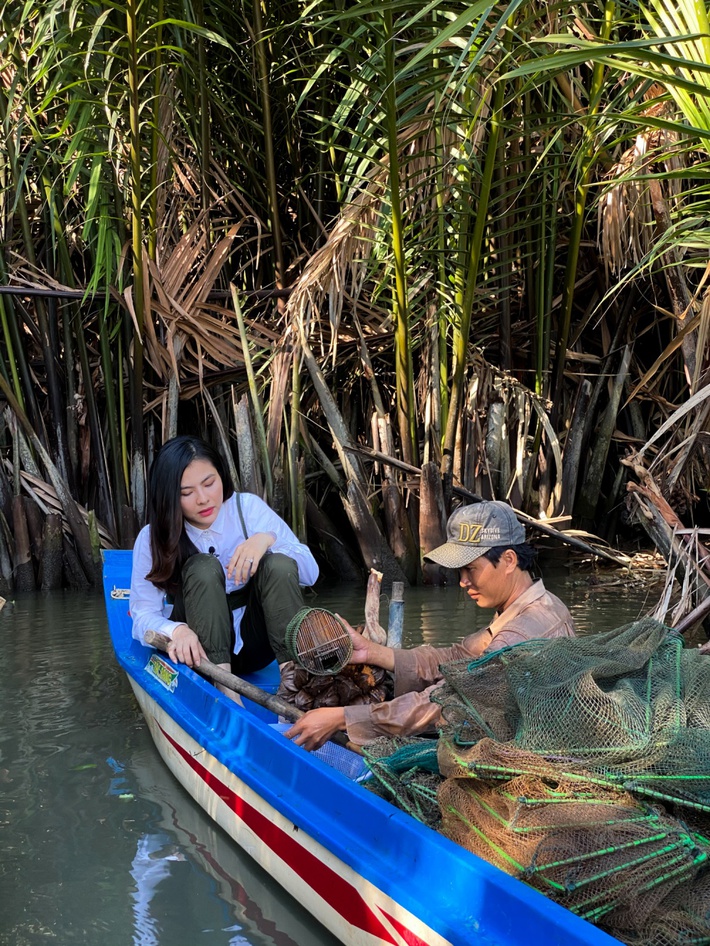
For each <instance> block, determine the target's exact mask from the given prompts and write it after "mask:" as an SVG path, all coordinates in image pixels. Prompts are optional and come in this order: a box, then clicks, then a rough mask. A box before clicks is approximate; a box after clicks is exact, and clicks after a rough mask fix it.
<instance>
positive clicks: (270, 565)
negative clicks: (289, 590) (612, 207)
mask: <svg viewBox="0 0 710 946" xmlns="http://www.w3.org/2000/svg"><path fill="white" fill-rule="evenodd" d="M262 569H263V570H264V574H265V576H268V577H269V578H290V577H293V576H294V575H295V576H296V579H297V580H298V565H297V564H296V562H295V561H294V560H293V559H292V558H291V557H290V556H288V555H284V554H283V553H281V552H273V553H270V554H269V555H265V556H264V557H263V558H262V560H261V561H260V562H259V571H261V570H262Z"/></svg>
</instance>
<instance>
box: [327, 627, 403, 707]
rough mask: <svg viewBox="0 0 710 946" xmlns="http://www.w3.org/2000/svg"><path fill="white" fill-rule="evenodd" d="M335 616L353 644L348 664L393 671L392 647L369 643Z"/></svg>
mask: <svg viewBox="0 0 710 946" xmlns="http://www.w3.org/2000/svg"><path fill="white" fill-rule="evenodd" d="M335 616H336V618H337V619H338V620H339V621H341V622H342V624H343V626H344V627H345V630H346V631H347V632H348V634H349V635H350V639H351V640H352V642H353V655H352V657H351V658H350V660H349V661H348V663H351V664H370V665H371V666H372V667H382V669H383V670H394V650H393V648H392V647H385V646H384V644H376V643H375V642H374V641H369V640H368V639H367V638H366V637H363V636H362V634H360V633H358V631H356V630H355V628H354V627H351V626H350V625H349V624H348V622H347V621H346V620H345V618H344V617H341V616H340V615H339V614H336V615H335ZM325 708H326V709H327V708H328V707H325Z"/></svg>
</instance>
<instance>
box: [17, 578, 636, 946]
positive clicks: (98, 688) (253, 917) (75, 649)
mask: <svg viewBox="0 0 710 946" xmlns="http://www.w3.org/2000/svg"><path fill="white" fill-rule="evenodd" d="M546 580H547V585H548V587H549V588H550V589H551V590H553V591H555V592H556V593H557V594H559V595H560V597H562V598H564V600H565V601H566V602H567V603H568V604H569V606H570V609H571V610H572V612H573V615H574V617H575V620H576V622H577V624H578V627H579V630H580V632H582V633H589V632H591V631H593V630H599V631H601V630H607V629H610V628H612V627H615V626H617V625H618V624H623V623H626V622H628V621H630V620H633V619H634V618H636V617H637V616H639V614H641V613H642V612H643V611H644V610H646V608H647V607H648V606H649V604H650V603H652V602H650V601H648V600H647V595H646V593H645V592H643V591H638V592H637V593H631V594H630V593H624V594H618V593H616V594H613V593H612V594H600V593H599V591H598V590H597V589H594V588H592V587H590V586H589V585H588V584H586V583H585V582H584V581H583V580H582V581H577V580H573V579H571V578H570V577H569V575H568V574H567V573H566V572H560V573H559V574H547V575H546ZM311 600H312V601H313V603H316V602H317V604H318V606H320V607H326V608H329V609H331V610H335V611H339V612H340V613H341V614H343V616H344V617H346V618H348V620H350V621H351V622H352V623H359V622H361V621H363V619H364V617H363V605H364V590H363V589H362V588H360V587H350V586H339V587H337V588H335V587H331V588H323V589H321V590H320V591H319V593H318V595H317V596H316V597H315V598H314V599H311ZM489 618H490V613H486V612H484V611H481V610H479V609H478V608H476V607H475V606H474V605H472V604H471V602H470V601H469V600H468V599H467V598H466V596H465V595H464V594H463V592H462V591H461V590H460V589H459V588H457V587H453V588H416V589H408V590H407V592H406V594H405V645H407V646H412V645H415V644H419V643H423V642H426V643H431V644H449V643H451V642H452V641H454V640H458V639H460V638H461V637H463V636H464V635H466V634H468V633H471V631H473V630H476V629H477V628H479V627H484V626H485V624H486V623H487V621H488V620H489ZM380 620H381V622H382V623H383V624H385V625H386V621H387V601H386V599H383V603H382V608H381V618H380ZM0 640H2V655H3V667H4V671H5V672H4V675H3V683H2V686H1V687H0V719H1V720H2V726H1V728H0V839H1V842H2V844H1V848H0V849H1V850H2V858H0V946H38V944H40V943H41V944H47V943H51V942H56V943H59V944H62V946H64V944H77V946H83V944H87V946H94V944H97V943H105V944H106V946H123V944H126V946H195V944H204V946H237V944H246V946H257V944H258V946H268V944H278V946H334V943H335V940H333V938H332V937H330V935H329V934H327V933H326V932H325V931H324V930H322V928H321V927H320V926H319V925H318V924H317V923H315V922H314V921H313V920H311V918H310V917H309V916H308V915H307V914H306V913H305V912H304V911H303V909H302V908H301V907H300V906H299V905H298V904H297V903H296V902H295V901H293V900H292V899H291V898H290V897H288V896H287V895H285V894H284V893H283V892H282V891H281V890H280V888H278V887H277V886H276V885H275V884H274V883H273V882H272V881H271V878H270V877H269V876H268V875H267V874H266V873H265V872H264V871H262V870H261V869H260V868H259V867H258V866H257V865H256V864H254V863H253V862H252V861H251V859H250V858H248V857H247V856H246V855H244V854H243V853H242V852H241V851H240V850H239V849H238V848H237V847H236V846H235V845H234V844H233V843H232V842H231V841H230V840H229V839H228V838H227V836H226V835H224V834H223V833H222V831H221V830H220V829H219V828H217V827H215V826H214V825H213V824H212V822H210V820H209V819H208V818H207V817H206V816H205V815H204V813H203V812H202V811H201V809H199V808H198V807H197V806H196V805H195V804H194V802H193V801H192V799H191V798H190V797H189V796H188V795H187V794H186V793H185V792H184V791H183V789H182V788H181V787H180V786H179V785H178V784H177V782H176V781H175V779H174V778H173V777H172V775H171V774H170V773H169V772H168V770H167V769H166V768H165V767H164V766H163V763H162V762H161V761H160V759H159V758H158V756H157V754H156V752H155V750H154V748H153V745H152V741H151V739H150V736H149V734H148V731H147V728H146V726H145V724H144V722H143V718H142V716H141V715H140V713H139V711H138V708H137V705H136V703H135V700H134V698H133V695H132V693H131V690H130V687H129V686H128V683H127V681H126V679H125V677H124V675H123V673H122V672H121V671H120V670H119V669H118V667H117V665H116V663H115V660H114V657H113V652H112V650H111V646H110V642H109V639H108V633H107V630H106V618H105V612H104V607H103V600H102V599H101V598H100V597H99V596H95V595H92V596H85V595H81V594H77V593H71V592H64V593H59V594H53V595H50V596H47V595H34V596H27V597H20V596H18V597H17V598H16V599H15V601H14V602H9V603H8V605H6V607H5V608H4V609H3V610H2V611H0Z"/></svg>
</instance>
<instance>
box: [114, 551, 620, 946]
mask: <svg viewBox="0 0 710 946" xmlns="http://www.w3.org/2000/svg"><path fill="white" fill-rule="evenodd" d="M130 572H131V553H130V552H124V551H108V552H105V553H104V592H105V597H106V607H107V612H108V623H109V630H110V633H111V638H112V641H113V646H114V649H115V652H116V657H117V659H118V661H119V663H120V665H121V666H122V667H123V669H124V670H125V672H126V674H127V675H128V679H129V681H130V684H131V686H132V688H133V691H134V693H135V695H136V698H137V700H138V703H139V704H140V707H141V710H142V712H143V714H144V716H145V719H146V722H147V724H148V727H149V729H150V732H151V734H152V736H153V739H154V741H155V745H156V747H157V749H158V752H159V753H160V755H161V756H162V758H163V760H164V761H165V763H166V764H167V765H168V767H169V768H170V770H171V771H172V772H173V774H174V775H175V776H176V778H177V779H178V780H179V781H180V782H181V784H182V785H183V786H184V787H185V788H186V789H187V791H188V792H190V794H191V795H192V796H193V797H194V798H195V800H196V801H197V802H198V804H199V805H200V806H201V807H202V808H203V809H204V810H205V811H206V812H207V813H208V814H209V815H210V817H211V818H213V819H214V821H216V822H217V824H219V825H220V826H221V828H222V829H224V831H225V832H226V833H227V834H228V835H229V836H230V837H231V838H232V839H233V840H234V841H235V842H236V843H237V844H238V845H239V846H240V847H241V848H243V849H244V850H245V851H246V852H247V853H248V854H250V855H251V856H252V857H253V858H254V859H255V860H256V861H257V862H258V863H259V864H260V865H261V866H262V867H263V868H265V870H266V871H268V873H269V874H270V875H271V876H272V877H273V878H274V879H275V880H276V881H277V882H278V883H279V884H280V885H281V886H282V887H283V888H284V889H285V890H287V891H288V892H289V893H290V894H291V895H292V896H294V897H295V898H296V899H297V900H298V901H299V902H300V903H302V904H303V905H304V906H305V907H306V908H307V910H308V911H309V912H310V913H311V914H312V915H313V916H314V917H315V918H316V919H318V920H319V921H320V922H321V923H322V924H323V925H324V926H325V927H326V928H327V929H328V930H330V931H331V932H332V933H333V934H334V935H335V936H336V937H337V938H338V939H339V940H340V941H341V942H342V943H345V944H347V946H383V944H388V946H474V944H476V946H613V944H617V946H618V941H617V940H615V939H613V938H612V937H610V936H608V935H607V934H605V933H603V932H602V931H601V930H598V929H597V928H595V927H594V926H592V925H591V924H589V923H587V922H586V921H584V920H581V919H579V918H578V917H576V916H574V915H573V914H572V913H570V912H569V911H568V910H566V909H564V908H563V907H561V906H559V905H558V904H556V903H553V902H552V901H550V900H548V899H546V898H545V897H544V896H543V895H542V894H540V893H538V892H537V891H536V890H533V889H532V888H530V887H528V886H527V885H525V884H524V883H521V882H520V881H518V880H516V879H514V878H512V877H510V876H508V875H507V874H505V873H504V872H502V871H500V870H498V869H497V868H496V867H493V866H492V865H490V864H488V863H486V862H485V861H483V860H481V859H480V858H478V857H476V856H474V855H472V854H470V853H469V852H468V851H465V850H464V849H463V848H461V847H459V846H458V845H456V844H454V843H452V842H451V841H449V840H448V839H447V838H445V837H443V836H442V835H440V834H437V833H436V832H435V831H432V830H431V829H429V828H427V827H425V826H424V825H422V824H420V823H419V822H417V821H416V820H415V819H413V818H411V817H409V816H408V815H407V814H405V813H403V812H401V811H399V810H397V809H395V808H394V807H393V806H392V805H390V804H389V803H388V802H386V801H384V800H383V799H381V798H379V797H377V796H376V795H374V794H372V793H371V792H368V791H367V789H366V788H365V787H364V786H363V785H361V784H359V783H358V782H357V781H356V780H355V779H353V778H351V777H348V776H347V775H346V774H344V773H343V772H342V771H340V770H339V769H336V768H333V767H331V766H330V765H328V764H327V763H326V762H325V761H324V760H323V758H321V757H319V755H316V754H310V753H308V752H305V751H304V750H303V749H300V748H299V747H297V746H294V745H293V744H292V743H291V742H290V741H289V740H288V739H285V738H284V737H283V735H282V734H281V733H280V732H279V729H278V727H274V726H273V725H272V724H273V723H275V722H276V718H275V717H274V716H273V715H272V714H270V713H268V711H266V710H264V709H263V708H262V707H260V706H257V705H256V704H252V703H250V702H249V701H246V700H245V705H244V707H240V706H238V705H237V704H236V703H234V702H233V701H231V700H229V699H228V698H227V697H225V696H223V695H222V694H221V693H220V692H219V691H218V690H217V689H216V688H215V687H213V686H212V685H211V684H210V683H208V682H207V681H206V680H204V679H202V677H200V676H199V675H198V674H196V673H194V672H193V671H192V670H190V669H189V668H188V667H186V666H184V665H179V666H178V665H175V664H173V663H172V662H171V661H169V660H168V659H167V658H165V657H164V656H163V655H162V654H158V653H157V652H156V651H154V650H153V649H152V648H149V647H146V646H144V645H143V644H140V643H139V642H138V641H135V640H134V639H133V638H132V636H131V619H130V615H129V613H128V588H129V585H130ZM277 678H278V670H277V668H276V665H275V664H274V665H272V667H271V668H266V670H264V671H260V672H259V673H258V674H252V675H251V676H250V677H249V679H250V680H251V682H253V683H255V684H256V685H257V686H261V687H262V688H263V689H270V690H272V691H273V690H274V689H275V688H276V685H277V682H278V680H277ZM336 748H337V747H336ZM340 751H341V752H343V753H347V750H340ZM350 755H351V754H349V753H348V756H350ZM341 768H342V766H341ZM352 774H356V773H352Z"/></svg>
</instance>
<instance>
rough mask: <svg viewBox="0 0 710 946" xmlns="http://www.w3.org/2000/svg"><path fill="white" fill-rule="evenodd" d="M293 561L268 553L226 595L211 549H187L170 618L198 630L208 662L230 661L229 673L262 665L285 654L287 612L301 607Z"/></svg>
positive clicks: (291, 613)
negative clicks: (238, 613) (238, 616)
mask: <svg viewBox="0 0 710 946" xmlns="http://www.w3.org/2000/svg"><path fill="white" fill-rule="evenodd" d="M303 606H304V605H303V592H302V590H301V586H300V585H299V583H298V566H297V565H296V562H295V561H294V560H293V559H292V558H289V557H288V555H281V554H280V553H278V552H277V553H273V554H272V553H267V554H266V555H265V556H264V557H263V558H262V560H261V561H260V562H259V567H258V568H257V570H256V574H255V575H253V576H252V578H251V579H250V580H249V581H248V582H247V584H246V586H245V587H244V588H240V589H239V590H238V591H234V592H232V593H231V594H229V595H227V594H226V592H225V575H224V569H223V568H222V566H221V565H220V563H219V559H217V558H216V556H214V555H206V554H203V553H199V554H197V555H192V556H191V557H190V558H188V560H187V561H186V562H185V564H184V565H183V569H182V588H181V590H180V591H179V592H178V593H177V594H176V595H175V601H174V605H173V612H172V614H171V615H170V617H171V620H173V621H184V622H185V623H186V624H187V625H188V626H189V627H191V628H192V630H193V631H194V632H195V633H196V634H197V636H198V637H199V639H200V642H201V644H202V646H203V647H204V649H205V653H206V654H207V656H208V658H209V659H210V660H211V661H212V663H216V664H231V667H232V672H233V673H251V672H253V671H256V670H261V669H262V667H265V666H266V665H267V664H269V663H271V661H272V660H273V659H274V658H276V660H277V661H278V662H279V663H283V662H284V661H285V660H290V659H291V655H290V654H289V653H288V651H287V649H286V645H285V643H284V638H285V636H286V628H287V626H288V623H289V621H290V620H291V618H292V617H293V616H294V615H295V614H296V613H297V612H298V611H300V610H301V608H302V607H303ZM240 607H246V611H245V612H244V616H243V617H242V621H241V624H240V628H239V629H240V633H241V636H242V644H243V646H242V649H241V650H240V652H239V653H238V654H235V653H234V652H233V648H234V625H233V623H232V611H234V610H235V609H236V608H240Z"/></svg>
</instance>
